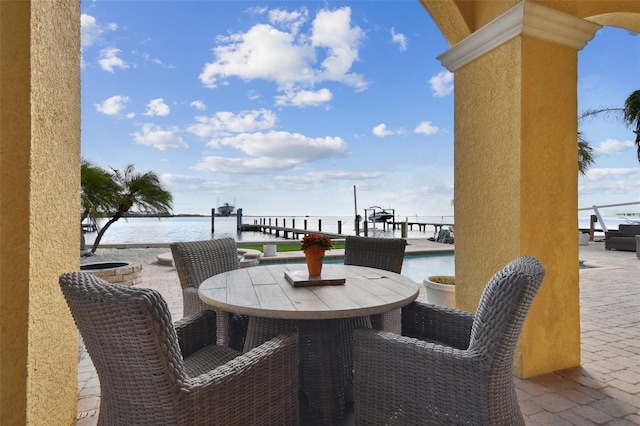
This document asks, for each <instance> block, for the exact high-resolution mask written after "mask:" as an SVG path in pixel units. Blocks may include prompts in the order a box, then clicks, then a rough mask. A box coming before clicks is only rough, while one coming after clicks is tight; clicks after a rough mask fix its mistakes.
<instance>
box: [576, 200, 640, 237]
mask: <svg viewBox="0 0 640 426" xmlns="http://www.w3.org/2000/svg"><path fill="white" fill-rule="evenodd" d="M637 204H640V201H634V202H631V203H619V204H602V205H599V206H597V205H593V206H591V207H583V208H580V209H578V211H587V210H593V213H594V214H593V215H592V218H591V223H590V227H589V228H590V229H589V231H590V234H591V239H593V231H594V223H595V222H596V221H597V222H598V223H599V224H600V228H601V229H602V232H607V231H608V230H609V229H608V228H607V224H606V223H605V221H604V219H603V218H602V215H601V214H600V209H602V208H608V207H623V206H634V205H637ZM593 216H595V218H596V219H597V220H594V218H593Z"/></svg>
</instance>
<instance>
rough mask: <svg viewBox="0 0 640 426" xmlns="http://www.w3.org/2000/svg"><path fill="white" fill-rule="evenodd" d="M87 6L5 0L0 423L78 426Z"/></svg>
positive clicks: (0, 19)
mask: <svg viewBox="0 0 640 426" xmlns="http://www.w3.org/2000/svg"><path fill="white" fill-rule="evenodd" d="M79 26H80V4H79V1H78V0H72V1H69V0H52V1H4V0H3V1H0V323H1V328H0V424H2V425H65V424H66V425H72V424H74V423H75V415H76V402H77V364H78V357H77V354H78V334H77V331H76V328H75V325H74V324H73V321H72V319H71V315H70V314H69V311H68V308H67V306H66V303H65V301H64V298H63V297H62V293H61V291H60V289H59V286H58V276H59V275H60V274H61V273H62V272H65V271H69V270H77V269H78V267H79V245H80V235H79V202H80V200H79V186H80V185H79V182H80V179H79V177H80V49H79V46H80V40H79V39H80V28H79Z"/></svg>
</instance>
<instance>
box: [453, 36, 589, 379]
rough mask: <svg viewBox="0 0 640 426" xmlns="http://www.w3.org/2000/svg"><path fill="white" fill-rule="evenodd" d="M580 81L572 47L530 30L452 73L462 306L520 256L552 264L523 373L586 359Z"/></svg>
mask: <svg viewBox="0 0 640 426" xmlns="http://www.w3.org/2000/svg"><path fill="white" fill-rule="evenodd" d="M550 69H553V70H554V72H553V73H551V72H549V70H550ZM576 78H577V52H576V51H575V50H574V49H571V48H568V47H563V46H560V45H558V44H554V43H551V42H546V41H541V40H538V39H534V38H531V37H527V36H520V37H517V38H514V39H512V40H510V41H509V42H507V43H505V44H503V45H501V46H499V47H497V48H496V49H494V50H492V51H490V52H489V53H487V54H486V55H484V56H482V57H480V58H478V59H476V60H474V61H473V62H471V63H469V64H467V65H465V66H464V67H462V68H461V69H459V70H457V71H456V84H455V95H456V103H455V105H456V106H455V114H456V123H455V171H454V173H455V203H456V206H455V207H456V276H457V279H458V281H459V282H460V285H459V286H456V288H457V290H456V304H457V306H459V307H460V308H462V309H465V310H468V311H472V312H473V311H475V309H476V308H477V303H478V300H479V297H480V293H481V292H482V289H483V288H484V285H485V283H486V281H487V280H488V279H489V278H490V277H491V276H492V275H493V273H495V272H496V271H497V270H499V269H500V268H501V267H502V266H504V265H505V264H506V263H508V262H509V261H510V260H512V259H514V258H516V257H519V256H523V255H532V256H535V257H537V258H538V259H540V261H541V262H542V263H543V264H544V265H545V268H546V270H547V274H546V278H545V281H544V284H543V286H542V288H541V290H540V292H539V294H538V296H537V297H536V300H535V302H534V305H533V307H532V309H531V311H530V312H529V315H528V318H527V321H526V323H525V328H524V331H523V334H522V338H521V339H520V348H519V350H518V354H517V357H516V374H517V375H518V376H520V377H530V376H532V375H537V374H541V373H545V372H549V371H554V370H558V369H562V368H567V367H570V366H575V365H578V364H579V363H580V322H579V315H580V311H579V305H578V246H577V239H576V236H575V234H576V229H577V228H576V224H577V137H576V135H577V122H576V119H575V117H576V111H577V100H576V90H577V89H576V84H575V82H576ZM559 100H562V101H559Z"/></svg>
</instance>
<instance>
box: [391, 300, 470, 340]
mask: <svg viewBox="0 0 640 426" xmlns="http://www.w3.org/2000/svg"><path fill="white" fill-rule="evenodd" d="M474 317H475V315H474V314H471V313H469V312H465V311H459V310H456V309H450V308H445V307H443V306H438V305H430V304H427V303H422V302H412V303H410V304H409V305H407V306H405V307H404V308H402V334H403V335H404V336H409V337H415V338H417V339H421V340H427V341H437V342H441V343H443V344H445V345H449V346H453V347H454V348H457V349H467V348H468V347H469V340H470V338H471V327H472V325H473V319H474Z"/></svg>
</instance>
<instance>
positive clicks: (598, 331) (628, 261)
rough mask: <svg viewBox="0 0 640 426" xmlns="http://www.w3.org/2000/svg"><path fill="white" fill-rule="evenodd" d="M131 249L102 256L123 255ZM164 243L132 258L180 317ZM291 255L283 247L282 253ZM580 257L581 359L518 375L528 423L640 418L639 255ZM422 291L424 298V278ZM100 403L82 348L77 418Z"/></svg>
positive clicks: (89, 417)
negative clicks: (164, 259)
mask: <svg viewBox="0 0 640 426" xmlns="http://www.w3.org/2000/svg"><path fill="white" fill-rule="evenodd" d="M409 243H410V245H409V246H408V247H407V252H418V251H421V252H428V251H436V250H442V249H443V245H442V244H437V243H432V242H430V241H427V240H410V241H409ZM445 248H449V249H450V248H451V246H448V247H446V246H445ZM128 251H129V250H121V253H118V254H117V255H115V256H112V257H114V258H113V259H111V258H108V255H105V257H102V256H99V257H100V258H99V259H97V260H99V261H102V260H122V256H127V255H128V253H127V252H128ZM166 251H168V249H167V248H153V249H148V250H145V251H143V254H142V255H139V256H138V257H137V258H136V259H135V260H136V261H139V262H141V263H142V265H143V267H142V283H141V284H140V286H142V287H150V288H155V289H157V290H158V291H159V292H160V293H161V294H162V296H163V297H164V298H165V299H166V301H167V303H168V305H169V307H170V309H171V312H172V315H173V318H174V320H177V319H179V318H181V317H182V295H181V289H180V285H179V283H178V277H177V274H176V271H175V269H174V268H173V267H171V266H163V265H159V264H158V263H157V261H156V260H157V255H158V254H160V253H163V252H166ZM136 252H137V253H140V252H138V251H136ZM98 254H100V249H99V250H98ZM334 254H339V253H337V251H335V252H334ZM290 256H294V255H293V254H288V255H281V254H278V256H277V260H280V259H282V258H284V257H290ZM129 260H133V259H129ZM269 260H272V259H269ZM273 260H276V259H273ZM580 260H583V261H585V262H586V263H588V264H592V265H597V266H599V267H597V268H589V269H583V270H581V271H580V306H581V327H582V336H581V342H582V343H581V351H582V365H581V366H580V367H576V368H571V369H566V370H562V371H557V372H554V373H549V374H545V375H542V376H537V377H533V378H531V379H528V380H520V379H517V378H514V382H515V385H516V389H517V393H518V399H519V401H520V407H521V409H522V413H523V415H524V417H525V423H526V424H527V425H594V424H598V425H602V424H606V425H640V286H639V281H640V279H639V277H640V259H638V258H637V257H636V254H635V253H633V252H619V251H606V250H605V249H604V244H603V243H600V242H590V243H589V245H588V246H580ZM419 299H423V300H426V297H425V294H424V288H423V286H421V293H420V296H419ZM99 406H100V385H99V381H98V377H97V374H96V372H95V369H94V367H93V364H92V363H91V359H90V358H89V356H88V355H87V353H86V352H85V351H84V350H83V349H82V348H81V350H80V354H79V363H78V416H77V422H76V425H78V426H88V425H96V424H97V421H98V411H99ZM343 424H345V425H350V424H353V413H347V414H346V415H345V420H344V422H343Z"/></svg>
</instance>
